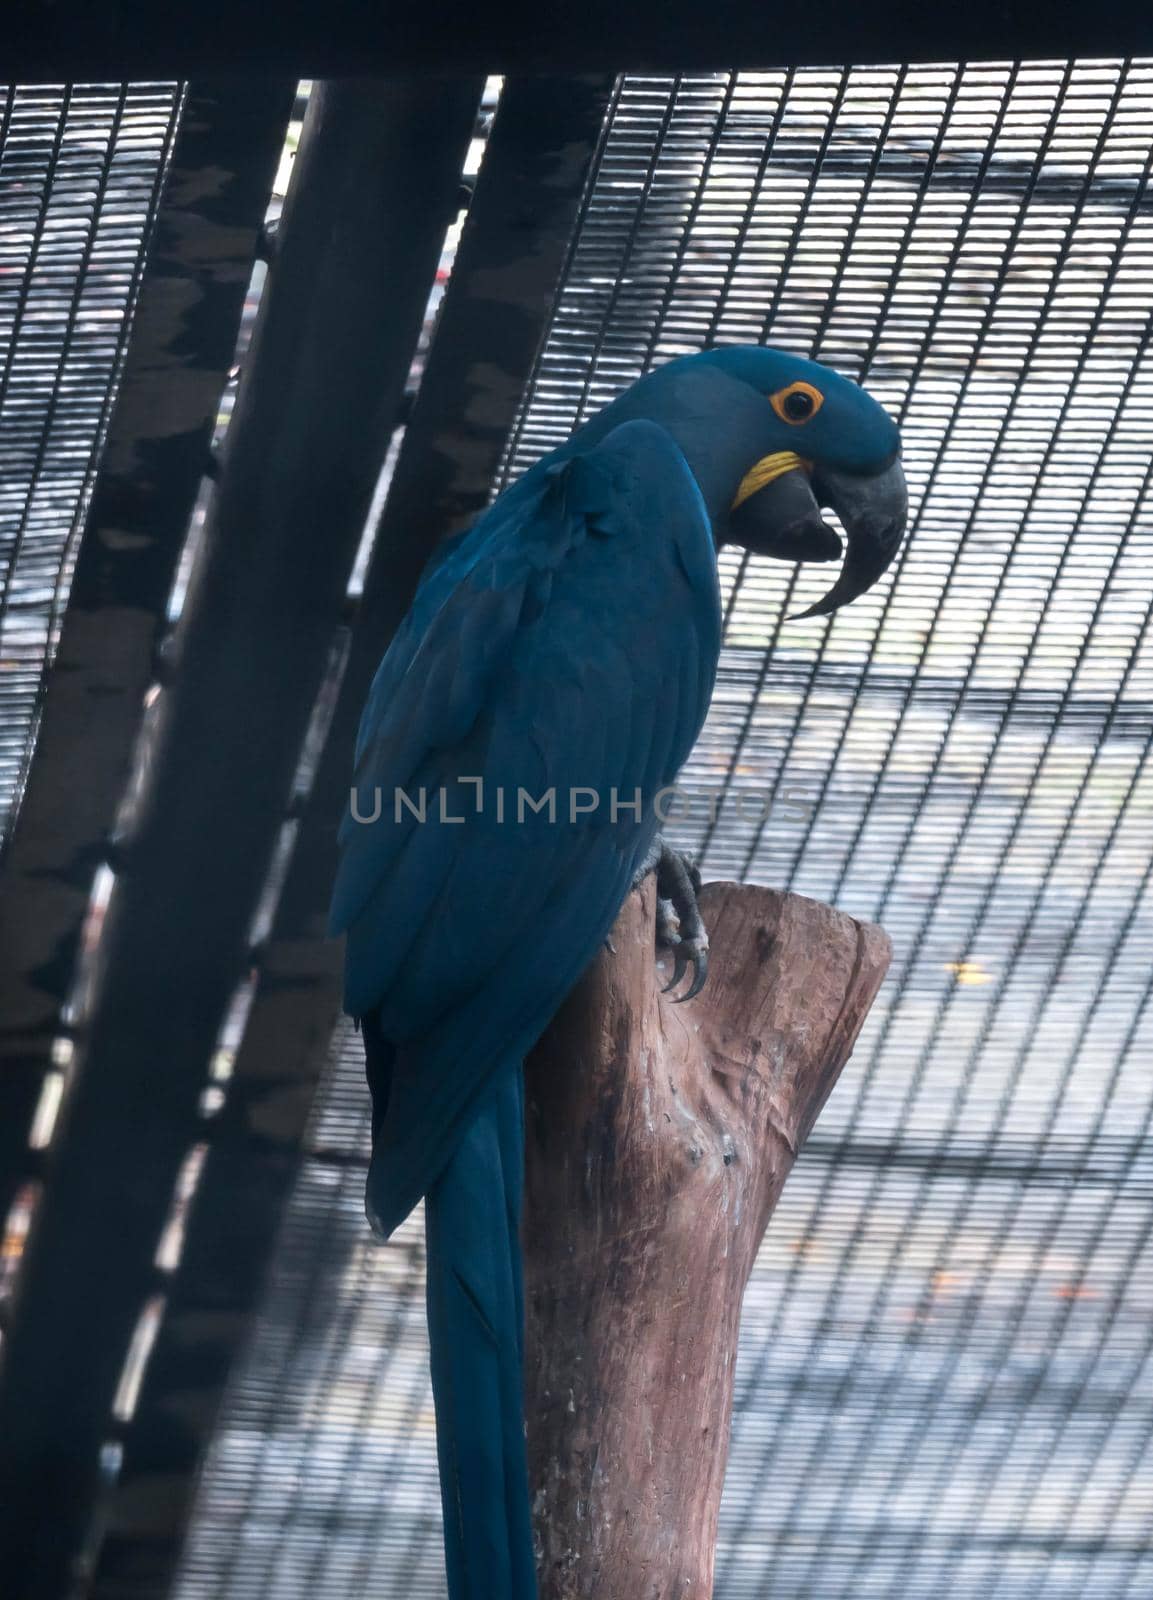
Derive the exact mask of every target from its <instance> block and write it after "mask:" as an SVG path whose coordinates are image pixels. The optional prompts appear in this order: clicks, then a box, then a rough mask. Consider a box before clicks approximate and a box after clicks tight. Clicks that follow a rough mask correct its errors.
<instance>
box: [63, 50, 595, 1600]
mask: <svg viewBox="0 0 1153 1600" xmlns="http://www.w3.org/2000/svg"><path fill="white" fill-rule="evenodd" d="M612 82H613V80H612V79H611V78H609V77H593V78H553V77H546V78H532V79H524V80H521V79H513V80H511V81H509V82H508V83H506V85H505V87H504V90H503V93H502V95H501V99H500V103H499V107H498V109H497V112H496V116H495V120H494V124H493V128H492V132H491V134H490V137H489V140H488V143H487V147H486V151H485V156H484V161H483V164H482V166H481V170H480V174H479V177H478V180H477V185H476V190H475V193H474V196H473V199H472V202H471V205H470V208H469V213H468V217H467V220H466V223H465V227H464V231H463V234H462V238H461V242H460V246H459V249H458V252H457V256H456V260H455V263H454V267H453V271H452V276H451V278H450V279H449V283H448V286H447V289H446V292H445V296H444V300H443V302H442V305H441V310H440V316H439V321H438V325H437V333H436V337H435V339H434V341H433V345H432V349H431V352H430V355H429V358H428V362H427V365H426V367H425V371H424V374H423V377H422V380H421V385H420V389H419V392H418V394H417V397H416V400H415V404H414V406H413V410H412V414H411V417H410V419H409V422H408V426H407V428H406V431H405V436H404V441H403V444H402V447H401V451H400V455H399V458H398V460H397V464H396V468H395V472H394V475H393V478H392V482H391V485H390V490H389V495H388V499H387V502H386V505H385V508H384V511H383V514H382V518H381V522H380V525H379V528H378V531H377V537H376V542H375V549H374V555H373V558H372V560H371V562H370V565H369V569H368V572H367V575H366V582H365V588H364V593H363V598H362V602H361V606H360V609H359V614H358V617H357V620H356V629H355V636H354V639H353V641H352V646H351V650H350V654H349V660H348V665H347V668H346V672H345V676H344V679H343V682H342V686H341V690H340V695H339V700H338V703H337V706H336V709H335V712H334V715H333V720H332V722H331V724H330V727H329V732H328V737H327V742H326V745H325V749H324V753H323V756H322V759H321V761H320V764H319V768H318V771H317V775H316V778H315V781H314V783H313V786H312V789H311V792H310V795H309V798H308V803H307V806H306V808H305V810H304V812H303V814H302V816H301V819H300V830H299V833H298V836H297V840H296V845H295V850H294V854H293V859H292V862H291V865H290V867H289V871H288V874H287V878H286V882H285V887H284V890H283V892H282V895H281V899H280V903H279V906H278V909H277V913H276V916H275V919H274V922H273V927H272V930H271V934H270V936H269V939H268V941H267V943H266V946H265V948H264V949H263V951H262V952H261V956H260V960H261V968H260V973H259V977H258V981H257V985H256V990H255V996H254V999H253V1003H252V1009H251V1011H250V1012H249V1016H248V1021H247V1025H246V1030H245V1035H244V1038H243V1041H242V1043H241V1046H240V1049H239V1052H238V1054H237V1059H236V1063H235V1067H234V1071H233V1075H232V1079H231V1082H230V1085H229V1098H228V1102H227V1105H226V1107H225V1109H224V1111H223V1112H222V1113H221V1115H220V1116H219V1117H218V1118H217V1119H216V1121H215V1123H214V1124H212V1125H211V1128H210V1130H209V1132H208V1135H207V1136H208V1137H209V1138H210V1140H211V1143H210V1147H209V1150H208V1154H207V1157H206V1160H205V1164H204V1169H203V1172H202V1175H201V1178H200V1182H199V1186H198V1189H197V1192H196V1197H195V1200H194V1202H193V1206H192V1210H191V1213H190V1216H189V1219H188V1231H187V1239H186V1245H185V1250H184V1256H183V1259H182V1262H181V1266H180V1269H179V1271H178V1273H177V1275H176V1276H175V1278H174V1280H173V1283H172V1286H171V1290H170V1292H169V1296H168V1309H167V1316H166V1318H165V1321H164V1323H163V1324H162V1327H161V1330H160V1333H159V1335H158V1338H157V1342H156V1346H155V1348H154V1351H153V1354H152V1357H151V1360H150V1362H149V1366H148V1370H147V1373H146V1376H145V1379H144V1383H143V1387H142V1390H141V1394H140V1399H139V1403H138V1406H137V1410H136V1414H135V1417H134V1420H133V1423H132V1425H131V1427H130V1428H129V1430H128V1432H127V1434H126V1437H125V1441H124V1449H125V1456H124V1463H123V1467H122V1470H121V1475H120V1487H119V1491H118V1494H117V1496H116V1499H115V1501H114V1503H113V1507H112V1511H111V1515H110V1520H109V1531H108V1533H107V1536H106V1539H105V1543H104V1547H103V1550H102V1553H101V1557H100V1561H99V1564H98V1567H97V1573H96V1579H95V1582H94V1586H93V1590H92V1600H158V1597H159V1596H161V1595H163V1594H165V1593H166V1592H167V1581H168V1579H169V1577H170V1574H171V1571H172V1569H173V1565H174V1562H175V1560H176V1557H177V1556H178V1554H179V1550H180V1544H181V1537H182V1534H183V1529H184V1524H185V1520H186V1518H187V1516H188V1514H189V1510H190V1507H191V1502H192V1494H193V1490H194V1487H195V1473H196V1469H197V1467H198V1465H199V1462H200V1459H201V1456H202V1454H203V1451H204V1448H205V1446H206V1443H207V1440H208V1438H209V1437H210V1435H211V1432H212V1429H213V1427H214V1425H215V1421H216V1417H217V1414H218V1408H219V1403H220V1397H221V1393H222V1389H223V1385H224V1383H225V1381H226V1379H227V1376H228V1373H229V1371H230V1368H231V1365H232V1362H233V1359H234V1357H235V1355H236V1353H237V1350H238V1348H240V1347H241V1346H242V1344H243V1342H244V1341H245V1339H246V1336H247V1334H248V1331H249V1329H250V1327H251V1325H252V1321H253V1319H254V1317H255V1315H256V1312H257V1307H258V1305H259V1303H260V1294H261V1290H262V1287H263V1281H264V1276H265V1269H266V1267H267V1263H268V1259H269V1256H270V1254H271V1251H272V1248H273V1244H274V1242H275V1238H276V1234H277V1229H278V1224H279V1222H280V1219H281V1215H282V1211H283V1207H284V1204H285V1201H286V1199H287V1196H288V1194H289V1191H290V1188H291V1185H292V1182H293V1179H294V1177H295V1174H296V1172H297V1170H298V1168H299V1160H300V1153H301V1140H302V1137H303V1135H304V1132H305V1126H306V1123H307V1120H308V1114H309V1108H310V1105H311V1102H312V1097H313V1091H314V1089H315V1086H316V1084H317V1082H318V1081H319V1078H320V1075H321V1072H322V1069H323V1067H324V1064H325V1061H326V1058H327V1054H328V1049H329V1042H330V1038H331V1034H332V1028H333V1025H334V1023H335V1021H336V1017H337V1014H338V1010H339V1003H340V986H339V947H338V946H337V945H336V944H335V943H334V942H333V941H330V940H328V939H326V938H325V931H324V924H325V916H326V910H327V902H328V895H329V889H330V885H331V880H332V872H333V865H334V851H335V829H336V825H337V823H338V821H339V817H340V813H341V807H342V806H343V804H345V803H346V800H347V792H348V781H349V774H350V772H351V766H352V745H353V742H354V738H355V730H356V723H357V719H358V717H359V712H360V707H361V704H362V703H363V700H364V697H365V694H366V692H367V688H368V683H369V681H370V679H371V676H372V673H373V672H374V670H375V667H376V663H377V660H378V659H379V656H380V653H381V651H382V649H383V647H384V644H385V643H386V641H387V639H388V637H389V635H390V633H391V632H392V630H393V629H394V628H395V626H396V623H397V621H398V620H399V618H400V616H401V615H402V614H403V612H404V610H405V608H406V606H407V603H408V599H409V597H410V594H411V590H412V587H413V584H414V583H415V581H416V577H417V575H418V574H419V571H420V568H421V566H422V565H423V563H424V561H425V560H426V559H427V557H428V554H429V552H430V551H431V550H432V548H433V547H434V546H435V544H436V543H437V542H438V541H439V540H440V539H441V538H443V537H445V536H446V535H448V534H451V533H452V532H454V531H456V530H457V529H458V528H460V527H461V526H462V525H464V524H466V523H467V522H468V521H469V520H470V519H471V517H473V516H475V514H476V513H477V511H478V510H480V509H481V508H482V507H483V506H484V504H485V503H486V500H487V497H488V494H489V492H490V489H491V485H492V482H493V479H494V477H495V475H496V472H497V469H498V466H499V464H500V460H501V457H502V453H503V451H504V448H505V445H506V443H507V440H508V437H509V434H510V431H511V429H512V426H513V422H514V419H515V416H516V414H517V410H518V407H519V404H520V401H521V398H522V396H523V394H524V392H525V387H526V384H527V381H528V378H529V374H530V372H531V370H532V367H533V362H534V358H535V356H536V353H537V348H538V346H539V343H540V341H541V338H542V336H543V333H544V330H545V328H546V326H547V322H548V317H549V314H550V311H551V307H552V304H553V300H554V296H555V293H556V288H557V285H558V283H559V281H560V279H561V275H562V271H563V267H564V263H565V259H566V255H567V251H568V248H569V244H570V239H571V236H572V231H573V226H574V222H575V218H576V215H577V210H578V206H579V204H580V201H581V196H582V193H583V191H584V187H585V182H586V177H587V174H588V170H589V165H590V162H591V159H592V156H593V152H594V150H595V148H596V145H597V141H598V138H599V135H600V133H601V129H602V123H603V118H604V112H605V108H606V105H607V103H608V99H609V95H610V92H611V89H612Z"/></svg>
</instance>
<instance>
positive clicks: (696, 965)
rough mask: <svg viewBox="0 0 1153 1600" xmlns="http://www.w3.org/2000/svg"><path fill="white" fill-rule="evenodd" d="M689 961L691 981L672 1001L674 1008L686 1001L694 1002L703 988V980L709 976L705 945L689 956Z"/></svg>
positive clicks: (706, 946)
mask: <svg viewBox="0 0 1153 1600" xmlns="http://www.w3.org/2000/svg"><path fill="white" fill-rule="evenodd" d="M689 959H690V960H691V962H692V964H693V981H692V983H691V984H690V985H689V987H688V988H687V989H686V990H685V992H684V994H679V995H677V997H676V999H675V1000H674V1001H673V1005H675V1006H679V1005H683V1004H684V1002H685V1001H686V1000H695V999H696V997H697V995H699V994H700V992H701V990H702V989H703V988H704V986H705V980H706V978H707V977H708V975H709V947H708V945H707V944H706V945H705V947H704V948H703V949H702V950H700V951H699V952H698V953H697V954H696V955H693V956H690V957H689Z"/></svg>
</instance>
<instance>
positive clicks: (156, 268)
mask: <svg viewBox="0 0 1153 1600" xmlns="http://www.w3.org/2000/svg"><path fill="white" fill-rule="evenodd" d="M294 95H295V83H294V82H291V81H288V80H279V79H277V80H273V79H261V80H257V81H255V82H253V81H249V80H246V79H242V78H233V79H228V80H225V81H220V82H216V81H213V82H196V83H193V84H191V85H190V86H189V87H188V89H187V91H186V94H185V101H184V107H183V113H182V121H181V127H180V131H179V133H178V135H177V138H176V141H175V145H174V148H173V152H172V157H171V163H170V166H169V170H168V174H167V179H166V186H165V191H164V195H163V198H162V200H161V203H160V206H159V209H158V212H157V216H156V221H155V225H154V230H153V235H152V239H151V243H150V248H149V256H148V263H147V266H146V268H145V271H144V275H143V278H142V280H141V286H140V293H139V297H138V300H137V304H136V309H135V316H134V320H133V327H132V334H131V340H130V343H129V347H128V351H127V355H126V359H125V366H124V371H123V374H122V377H121V382H120V392H119V397H118V399H117V403H116V407H115V411H114V413H113V416H112V420H111V423H110V427H109V432H108V437H107V441H106V443H105V447H104V453H103V458H102V462H101V467H100V473H99V476H98V478H97V481H96V485H95V490H94V493H93V498H92V503H91V506H90V508H89V512H88V517H87V521H86V525H85V529H84V535H83V538H82V541H81V544H80V549H79V553H78V557H77V564H76V571H75V575H74V577H73V580H72V587H71V591H70V595H69V601H68V607H67V610H66V612H65V616H64V622H63V629H62V633H61V638H60V645H59V649H58V651H57V654H56V659H55V663H54V666H53V670H52V672H51V674H50V676H49V679H48V684H47V689H46V693H45V698H44V704H43V708H42V713H41V719H40V726H39V733H38V739H37V744H36V751H35V755H34V758H33V761H32V765H31V768H30V771H29V775H28V781H27V786H26V789H25V792H24V798H23V803H22V805H21V808H20V811H19V814H18V817H17V820H16V824H15V828H14V831H13V833H12V834H11V835H10V836H9V838H8V840H7V841H6V848H5V850H4V853H3V855H2V856H0V1218H3V1217H4V1216H6V1215H7V1212H8V1208H9V1205H10V1203H11V1199H12V1196H13V1194H14V1192H15V1191H16V1189H17V1188H18V1187H19V1186H20V1184H21V1183H22V1182H24V1181H25V1180H26V1179H27V1178H28V1177H30V1176H31V1175H32V1174H33V1172H34V1171H35V1170H36V1159H35V1153H34V1152H32V1151H30V1150H29V1149H28V1130H29V1123H30V1121H31V1118H32V1113H33V1109H34V1107H35V1105H36V1099H37V1096H38V1094H39V1092H40V1087H41V1084H42V1082H43V1077H44V1072H45V1070H46V1068H47V1066H48V1064H49V1062H50V1059H51V1050H52V1042H53V1040H54V1039H55V1038H56V1037H57V1035H58V1034H59V1033H60V1032H61V1011H62V1008H63V1006H64V1003H65V1000H66V998H67V995H68V989H69V986H70V984H71V982H72V977H73V973H74V969H75V965H76V956H77V950H78V946H79V941H80V931H81V926H82V924H83V921H84V916H85V912H86V910H87V907H88V902H89V898H90V895H91V892H92V881H93V875H94V873H95V871H96V868H97V866H98V865H99V864H100V862H101V861H102V860H103V859H105V856H106V852H107V849H108V840H109V836H110V834H111V831H112V828H113V823H114V820H115V815H116V809H117V806H118V804H119V802H120V800H121V798H122V796H123V794H124V790H125V786H126V783H127V780H128V774H129V770H130V765H131V760H132V751H133V747H134V745H135V743H136V739H137V736H138V735H139V733H140V728H141V723H142V721H143V718H144V695H145V691H146V690H147V688H148V686H149V684H150V683H151V682H152V681H153V679H154V678H155V676H156V670H157V662H156V652H157V646H158V644H159V643H160V640H161V638H162V636H163V633H164V630H165V626H166V622H165V609H166V606H167V604H168V597H169V594H170V592H171V589H172V583H173V577H174V575H175V572H176V566H177V562H178V560H179V557H180V551H181V549H182V547H183V544H184V538H185V534H186V532H187V529H188V519H189V516H190V514H191V511H192V507H193V503H194V501H195V499H196V494H197V491H198V488H199V486H200V482H201V475H202V473H203V471H204V468H205V462H206V460H207V456H208V447H209V441H210V439H211V437H212V431H213V428H214V426H215V423H216V418H217V413H218V411H219V408H220V400H221V395H222V393H223V391H224V386H225V383H226V381H227V378H228V369H229V366H230V364H231V362H232V360H233V355H234V351H235V348H236V336H237V330H238V328H239V325H240V318H241V312H242V310H243V305H244V296H245V291H246V289H247V287H248V282H249V277H250V274H251V272H252V267H253V262H254V260H255V256H256V249H257V244H258V240H259V236H260V229H261V226H262V224H263V221H264V214H265V210H266V208H267V205H268V198H269V194H270V191H271V189H272V182H273V178H274V176H275V173H276V166H277V162H278V161H279V159H280V153H281V149H282V147H283V144H284V133H285V127H286V125H287V122H288V118H289V114H290V112H291V109H292V103H293V97H294Z"/></svg>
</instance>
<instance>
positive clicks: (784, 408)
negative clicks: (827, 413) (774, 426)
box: [769, 380, 825, 427]
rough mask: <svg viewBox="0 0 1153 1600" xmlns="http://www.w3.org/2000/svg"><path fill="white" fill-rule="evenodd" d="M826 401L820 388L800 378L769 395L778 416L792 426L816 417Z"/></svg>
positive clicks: (797, 425) (770, 402)
mask: <svg viewBox="0 0 1153 1600" xmlns="http://www.w3.org/2000/svg"><path fill="white" fill-rule="evenodd" d="M824 403H825V397H824V395H823V394H822V393H821V391H820V390H819V389H814V388H813V386H812V384H811V383H802V382H800V381H799V380H798V382H796V383H790V384H788V385H787V386H786V387H785V388H784V389H778V390H777V392H776V394H771V395H770V396H769V404H770V405H771V406H772V408H773V410H774V411H775V412H776V413H777V416H778V417H780V419H781V421H782V422H787V423H789V424H790V426H792V427H799V426H800V424H801V423H802V422H808V421H809V419H810V418H811V417H815V416H816V414H817V412H818V411H819V410H820V409H821V407H822V406H823V405H824Z"/></svg>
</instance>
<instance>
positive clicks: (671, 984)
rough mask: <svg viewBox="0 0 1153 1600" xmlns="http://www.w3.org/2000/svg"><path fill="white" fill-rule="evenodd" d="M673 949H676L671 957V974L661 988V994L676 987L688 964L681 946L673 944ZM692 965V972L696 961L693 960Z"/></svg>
mask: <svg viewBox="0 0 1153 1600" xmlns="http://www.w3.org/2000/svg"><path fill="white" fill-rule="evenodd" d="M674 949H675V950H676V955H675V956H674V958H673V975H672V977H671V978H670V979H669V981H668V983H666V984H665V986H664V988H663V989H662V990H661V993H662V994H668V992H669V990H670V989H675V988H676V986H677V984H678V983H680V981H681V979H682V978H683V977H684V975H685V968H686V967H687V966H688V964H689V958H688V956H686V955H685V953H684V948H683V946H682V945H679V944H678V945H675V946H674ZM693 966H694V972H695V969H696V963H695V962H694V964H693ZM695 981H696V980H695V978H694V982H695Z"/></svg>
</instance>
